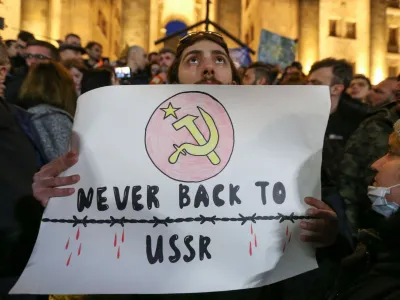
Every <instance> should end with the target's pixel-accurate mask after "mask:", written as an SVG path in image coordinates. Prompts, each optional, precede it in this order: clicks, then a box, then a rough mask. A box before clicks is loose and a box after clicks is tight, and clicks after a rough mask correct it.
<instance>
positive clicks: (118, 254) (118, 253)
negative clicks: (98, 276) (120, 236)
mask: <svg viewBox="0 0 400 300" xmlns="http://www.w3.org/2000/svg"><path fill="white" fill-rule="evenodd" d="M120 254H121V252H120V246H118V252H117V259H119V258H120Z"/></svg>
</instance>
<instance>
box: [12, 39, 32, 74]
mask: <svg viewBox="0 0 400 300" xmlns="http://www.w3.org/2000/svg"><path fill="white" fill-rule="evenodd" d="M33 40H35V37H34V36H33V34H32V33H30V32H27V31H21V32H20V33H19V34H18V37H17V42H16V45H15V48H16V51H17V55H16V56H14V57H12V58H11V66H12V69H11V73H10V74H11V75H14V74H20V73H22V74H23V73H26V72H27V69H28V66H27V65H26V61H25V52H26V47H27V44H28V42H30V41H33Z"/></svg>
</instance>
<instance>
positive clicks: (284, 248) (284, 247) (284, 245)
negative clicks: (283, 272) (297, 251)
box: [282, 242, 286, 252]
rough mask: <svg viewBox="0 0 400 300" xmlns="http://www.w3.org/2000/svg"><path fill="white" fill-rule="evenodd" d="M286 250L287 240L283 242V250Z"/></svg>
mask: <svg viewBox="0 0 400 300" xmlns="http://www.w3.org/2000/svg"><path fill="white" fill-rule="evenodd" d="M285 250H286V242H285V244H283V249H282V252H285Z"/></svg>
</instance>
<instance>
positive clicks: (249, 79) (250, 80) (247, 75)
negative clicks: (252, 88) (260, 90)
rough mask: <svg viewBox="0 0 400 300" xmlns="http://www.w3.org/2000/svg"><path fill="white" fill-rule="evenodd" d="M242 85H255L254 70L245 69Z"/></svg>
mask: <svg viewBox="0 0 400 300" xmlns="http://www.w3.org/2000/svg"><path fill="white" fill-rule="evenodd" d="M242 81H243V84H244V85H255V84H256V71H255V70H254V69H247V70H246V72H244V75H243V80H242Z"/></svg>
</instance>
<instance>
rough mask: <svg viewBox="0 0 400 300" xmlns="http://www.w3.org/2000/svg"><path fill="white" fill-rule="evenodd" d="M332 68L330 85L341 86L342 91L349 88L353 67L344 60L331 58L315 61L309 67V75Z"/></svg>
mask: <svg viewBox="0 0 400 300" xmlns="http://www.w3.org/2000/svg"><path fill="white" fill-rule="evenodd" d="M330 67H332V74H333V78H332V82H331V84H332V85H333V84H343V85H344V90H346V89H347V88H348V87H349V86H350V82H351V80H352V79H353V67H352V66H351V64H350V63H349V62H348V61H347V60H345V59H335V58H332V57H329V58H325V59H323V60H320V61H317V62H316V63H314V64H313V65H312V66H311V70H310V73H309V74H311V73H313V72H315V71H317V70H319V69H322V68H330Z"/></svg>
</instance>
